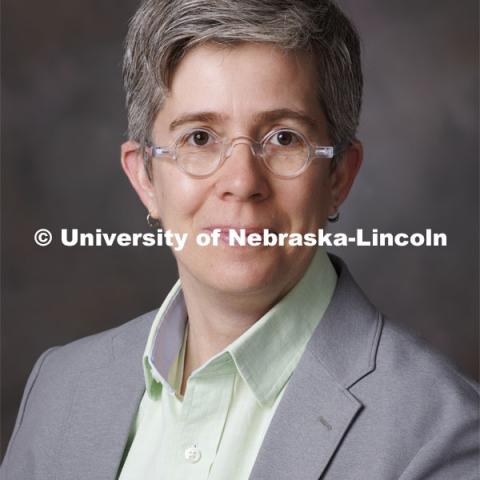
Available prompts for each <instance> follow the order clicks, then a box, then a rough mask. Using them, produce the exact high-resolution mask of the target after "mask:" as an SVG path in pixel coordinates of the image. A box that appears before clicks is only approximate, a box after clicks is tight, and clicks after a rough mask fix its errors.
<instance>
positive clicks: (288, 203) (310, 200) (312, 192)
mask: <svg viewBox="0 0 480 480" xmlns="http://www.w3.org/2000/svg"><path fill="white" fill-rule="evenodd" d="M298 180H299V181H298V183H297V184H296V185H292V186H291V187H292V188H288V189H285V190H284V192H283V195H282V197H283V201H282V205H283V210H284V212H288V216H289V217H290V222H291V227H292V228H293V229H297V230H298V231H299V232H302V231H306V230H311V229H316V228H319V227H321V226H323V225H324V224H325V222H326V219H327V215H328V210H329V205H330V203H331V189H330V179H329V177H328V175H309V176H305V177H300V178H299V179H298Z"/></svg>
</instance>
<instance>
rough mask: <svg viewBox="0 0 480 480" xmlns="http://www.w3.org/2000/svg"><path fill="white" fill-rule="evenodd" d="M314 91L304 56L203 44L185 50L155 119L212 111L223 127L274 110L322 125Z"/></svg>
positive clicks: (272, 49) (311, 67)
mask: <svg viewBox="0 0 480 480" xmlns="http://www.w3.org/2000/svg"><path fill="white" fill-rule="evenodd" d="M317 92H318V88H317V74H316V71H315V68H314V63H313V62H312V59H311V57H310V55H308V54H307V53H305V52H293V51H285V50H281V49H279V48H278V47H275V46H273V45H270V44H261V43H244V44H239V45H235V46H229V47H224V46H219V45H214V44H205V45H201V46H198V47H195V48H193V49H192V50H190V51H188V52H187V54H186V55H185V57H184V58H183V59H182V60H181V61H180V63H179V64H178V66H177V68H176V70H175V72H174V74H173V76H172V81H171V85H170V90H169V93H168V95H167V98H166V100H165V103H164V105H163V107H162V109H161V111H160V113H159V115H158V118H157V120H158V122H161V123H163V122H167V121H171V119H172V118H176V117H178V116H185V115H188V114H191V113H196V112H214V113H217V114H218V115H219V116H221V117H222V119H223V121H224V122H225V123H227V124H228V122H230V121H231V122H235V123H237V124H239V123H242V122H251V121H252V119H256V121H257V120H258V119H262V118H266V117H265V116H262V115H261V114H262V112H269V111H277V110H292V111H295V112H299V113H302V114H305V115H308V116H309V117H311V118H312V119H314V120H321V119H322V113H321V109H320V105H319V101H318V97H317ZM158 122H157V123H158Z"/></svg>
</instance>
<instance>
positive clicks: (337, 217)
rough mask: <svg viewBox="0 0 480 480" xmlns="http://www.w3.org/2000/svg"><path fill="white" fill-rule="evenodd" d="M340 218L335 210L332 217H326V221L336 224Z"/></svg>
mask: <svg viewBox="0 0 480 480" xmlns="http://www.w3.org/2000/svg"><path fill="white" fill-rule="evenodd" d="M339 218H340V212H339V211H338V210H337V211H336V212H335V213H334V214H333V215H329V216H328V221H329V222H331V223H335V222H338V219H339Z"/></svg>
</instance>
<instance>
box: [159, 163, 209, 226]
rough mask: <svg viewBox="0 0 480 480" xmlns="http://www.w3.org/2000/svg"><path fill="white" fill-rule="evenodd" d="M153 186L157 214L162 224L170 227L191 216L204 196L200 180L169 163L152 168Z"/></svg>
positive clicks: (203, 188) (201, 202)
mask: <svg viewBox="0 0 480 480" xmlns="http://www.w3.org/2000/svg"><path fill="white" fill-rule="evenodd" d="M154 187H155V199H156V203H157V207H158V211H159V216H160V218H161V220H162V222H163V223H164V226H165V227H166V228H171V229H173V226H174V225H178V226H179V223H180V222H184V221H186V220H188V219H189V218H191V217H193V215H194V214H195V212H197V211H198V209H199V208H200V207H201V205H202V204H203V202H204V199H205V196H206V192H205V187H204V185H202V182H201V181H199V180H198V179H192V178H190V177H188V176H187V175H185V174H183V173H182V172H179V171H178V169H177V168H176V167H175V166H173V168H172V167H171V166H170V165H164V166H158V168H156V169H155V170H154Z"/></svg>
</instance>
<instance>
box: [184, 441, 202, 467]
mask: <svg viewBox="0 0 480 480" xmlns="http://www.w3.org/2000/svg"><path fill="white" fill-rule="evenodd" d="M201 456H202V452H201V451H200V449H199V448H198V447H197V446H196V445H193V446H191V447H188V448H187V449H186V450H185V460H187V462H189V463H197V462H198V461H199V460H200V457H201Z"/></svg>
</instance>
